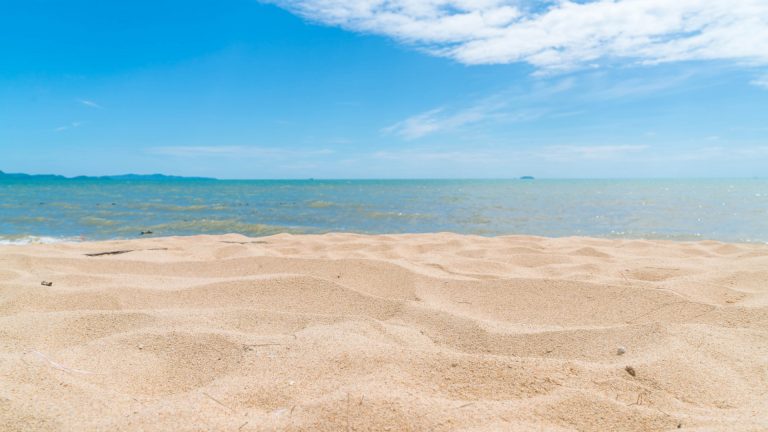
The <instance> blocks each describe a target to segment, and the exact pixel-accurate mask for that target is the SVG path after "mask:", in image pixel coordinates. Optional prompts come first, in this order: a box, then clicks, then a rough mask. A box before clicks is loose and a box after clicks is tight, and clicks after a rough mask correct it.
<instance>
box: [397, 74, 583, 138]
mask: <svg viewBox="0 0 768 432" xmlns="http://www.w3.org/2000/svg"><path fill="white" fill-rule="evenodd" d="M570 82H571V81H570V80H568V86H563V82H557V83H554V84H552V85H549V86H542V87H541V88H539V89H536V90H534V91H531V92H529V93H527V94H526V95H525V97H524V98H521V97H520V96H519V95H516V94H514V93H513V92H511V91H502V92H499V93H496V94H493V95H491V96H488V97H485V98H483V99H480V100H478V101H475V102H473V103H471V104H470V105H469V106H466V107H463V108H453V109H449V108H447V107H438V108H433V109H430V110H428V111H425V112H422V113H419V114H415V115H413V116H411V117H408V118H406V119H404V120H401V121H399V122H397V123H395V124H393V125H390V126H388V127H385V128H383V129H382V132H384V133H388V134H394V135H397V136H399V137H401V138H404V139H407V140H413V139H417V138H422V137H425V136H427V135H431V134H436V133H442V132H455V131H457V130H460V129H462V128H465V127H468V126H471V125H477V124H488V123H518V122H527V121H534V120H537V119H539V118H541V117H542V116H544V115H545V114H546V113H547V111H548V110H547V109H544V108H541V107H539V106H536V104H535V103H534V104H532V105H525V106H522V105H523V103H524V102H526V103H528V102H531V101H532V100H533V101H534V102H535V99H536V98H537V97H538V96H541V95H542V94H548V95H551V94H553V92H561V91H564V90H566V89H567V88H570ZM522 99H525V101H523V100H522Z"/></svg>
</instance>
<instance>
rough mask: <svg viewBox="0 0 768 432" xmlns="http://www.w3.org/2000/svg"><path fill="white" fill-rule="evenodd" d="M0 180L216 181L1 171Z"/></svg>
mask: <svg viewBox="0 0 768 432" xmlns="http://www.w3.org/2000/svg"><path fill="white" fill-rule="evenodd" d="M0 180H117V181H166V180H216V179H215V178H210V177H180V176H170V175H165V174H121V175H111V176H96V177H92V176H77V177H64V176H62V175H57V174H23V173H6V172H3V171H0Z"/></svg>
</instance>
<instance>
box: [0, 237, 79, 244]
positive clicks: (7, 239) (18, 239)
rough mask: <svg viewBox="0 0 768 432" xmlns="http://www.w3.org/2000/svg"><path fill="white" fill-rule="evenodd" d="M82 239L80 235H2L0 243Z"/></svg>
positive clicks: (42, 242) (59, 241)
mask: <svg viewBox="0 0 768 432" xmlns="http://www.w3.org/2000/svg"><path fill="white" fill-rule="evenodd" d="M78 241H81V239H80V238H78V237H46V236H10V237H6V236H0V245H26V244H52V243H71V242H78Z"/></svg>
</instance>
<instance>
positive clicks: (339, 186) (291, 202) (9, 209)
mask: <svg viewBox="0 0 768 432" xmlns="http://www.w3.org/2000/svg"><path fill="white" fill-rule="evenodd" d="M147 230H150V231H152V232H153V234H152V235H156V236H157V235H187V234H217V233H229V232H236V233H242V234H246V235H249V236H260V235H270V234H275V233H281V232H291V233H324V232H330V231H350V232H359V233H419V232H438V231H453V232H458V233H467V234H480V235H504V234H533V235H541V236H553V237H558V236H571V235H580V236H597V237H626V238H653V239H675V240H697V239H714V240H723V241H740V242H768V180H762V179H760V180H758V179H747V180H534V181H522V180H349V181H347V180H322V181H313V180H293V181H277V180H275V181H268V180H259V181H234V180H233V181H222V180H220V181H206V180H176V181H170V180H166V181H115V180H4V181H0V241H2V242H6V243H7V242H24V241H29V240H30V239H35V238H37V239H43V240H45V239H49V240H53V239H87V240H94V239H110V238H135V237H138V236H139V233H140V232H141V231H147Z"/></svg>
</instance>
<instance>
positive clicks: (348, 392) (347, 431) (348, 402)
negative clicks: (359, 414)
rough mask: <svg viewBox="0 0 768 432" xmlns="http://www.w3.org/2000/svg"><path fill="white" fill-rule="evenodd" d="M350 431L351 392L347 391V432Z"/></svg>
mask: <svg viewBox="0 0 768 432" xmlns="http://www.w3.org/2000/svg"><path fill="white" fill-rule="evenodd" d="M349 431H350V429H349V392H347V432H349Z"/></svg>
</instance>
